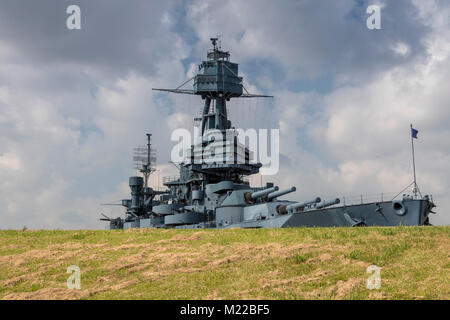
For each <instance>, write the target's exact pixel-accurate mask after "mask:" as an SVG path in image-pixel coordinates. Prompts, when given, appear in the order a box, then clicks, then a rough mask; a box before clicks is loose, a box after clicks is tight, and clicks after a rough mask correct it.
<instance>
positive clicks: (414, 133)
mask: <svg viewBox="0 0 450 320" xmlns="http://www.w3.org/2000/svg"><path fill="white" fill-rule="evenodd" d="M418 133H419V130H416V129H414V128H413V127H411V136H412V137H413V138H414V139H417V134H418Z"/></svg>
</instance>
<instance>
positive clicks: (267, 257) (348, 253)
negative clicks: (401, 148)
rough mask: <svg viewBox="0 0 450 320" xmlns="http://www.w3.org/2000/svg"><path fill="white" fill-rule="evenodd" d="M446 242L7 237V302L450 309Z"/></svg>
mask: <svg viewBox="0 0 450 320" xmlns="http://www.w3.org/2000/svg"><path fill="white" fill-rule="evenodd" d="M449 240H450V227H395V228H318V229H311V228H292V229H257V230H245V229H231V230H202V231H199V230H149V229H145V230H127V231H123V230H114V231H83V230H79V231H61V230H55V231H42V230H38V231H34V230H27V229H25V228H24V230H20V231H13V230H6V231H0V271H1V272H0V284H1V285H0V299H449V298H450V278H449V271H450V270H449V269H450V241H449ZM70 265H77V266H78V267H80V269H81V289H80V290H69V289H68V288H67V286H66V281H67V278H68V277H69V276H70V275H69V274H68V273H66V270H67V267H69V266H70ZM370 265H376V266H378V267H380V268H381V289H379V290H369V289H367V287H366V281H367V279H368V277H369V276H370V274H368V273H367V272H366V269H367V267H368V266H370Z"/></svg>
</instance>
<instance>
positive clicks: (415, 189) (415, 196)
mask: <svg viewBox="0 0 450 320" xmlns="http://www.w3.org/2000/svg"><path fill="white" fill-rule="evenodd" d="M410 126H411V150H412V159H413V172H414V189H413V192H414V198H417V181H416V160H415V158H414V137H413V126H412V124H411V125H410Z"/></svg>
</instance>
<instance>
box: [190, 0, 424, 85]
mask: <svg viewBox="0 0 450 320" xmlns="http://www.w3.org/2000/svg"><path fill="white" fill-rule="evenodd" d="M208 3H209V5H205V4H204V3H203V2H201V3H198V2H192V3H191V6H190V10H188V16H187V22H188V24H189V25H190V26H191V27H192V28H194V29H195V30H196V31H197V33H198V34H199V35H200V36H201V39H202V40H203V47H202V48H200V49H199V50H201V51H204V49H205V47H206V46H208V44H207V42H208V37H209V34H222V35H223V44H224V45H226V47H227V49H228V48H230V47H231V50H232V51H233V53H235V55H236V57H237V59H238V60H239V59H241V63H247V62H246V61H243V60H242V58H244V59H246V60H248V61H255V59H265V60H269V61H271V60H272V61H273V59H276V60H277V61H278V62H279V63H280V64H281V65H282V66H283V67H284V70H283V71H282V72H283V73H284V74H285V75H286V74H287V75H289V76H290V77H294V78H300V79H305V78H306V79H308V78H309V79H312V78H316V77H324V76H325V77H331V78H338V77H343V76H345V77H347V78H348V79H346V80H347V81H354V82H356V83H358V82H359V81H361V80H367V78H368V77H370V76H371V75H373V74H374V73H378V72H380V71H383V70H386V69H388V68H390V67H393V66H396V65H404V64H407V63H409V62H411V61H412V60H413V59H422V58H424V57H425V56H426V48H425V46H424V43H423V40H424V38H425V37H426V36H427V34H429V32H430V30H429V29H428V27H426V26H425V25H424V24H423V23H422V21H420V19H419V17H418V15H417V8H416V7H415V6H414V5H413V3H412V2H411V1H408V0H396V1H379V2H376V1H369V0H366V1H359V0H358V1H357V0H341V1H335V0H330V1H269V0H267V1H265V0H254V1H252V0H249V1H245V2H238V1H227V2H223V1H210V2H208ZM376 3H381V4H383V3H384V6H383V5H382V9H381V26H382V30H369V29H368V28H367V27H366V20H367V18H368V17H369V15H368V14H367V13H366V9H367V7H368V6H369V5H371V4H376ZM213 8H214V10H215V11H216V12H217V14H216V15H215V16H214V18H211V16H210V15H209V14H208V12H209V11H210V10H213ZM399 43H404V44H405V45H406V46H407V47H408V48H409V49H408V50H409V51H408V53H407V54H405V55H401V54H398V53H396V52H395V50H394V48H395V46H396V45H397V44H399ZM230 44H232V46H230ZM264 64H265V65H267V63H264ZM262 70H264V67H262ZM265 71H266V72H267V73H268V76H269V77H275V75H274V71H273V70H270V69H268V70H267V69H266V70H265ZM275 72H279V70H275ZM278 84H279V83H278Z"/></svg>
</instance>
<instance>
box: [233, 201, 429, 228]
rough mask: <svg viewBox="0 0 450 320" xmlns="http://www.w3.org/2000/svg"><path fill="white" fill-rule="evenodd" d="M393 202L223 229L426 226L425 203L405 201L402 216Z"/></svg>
mask: <svg viewBox="0 0 450 320" xmlns="http://www.w3.org/2000/svg"><path fill="white" fill-rule="evenodd" d="M395 203H396V202H392V201H385V202H376V203H365V204H358V205H351V206H343V207H336V208H327V209H322V210H312V211H307V212H300V213H290V214H286V215H281V216H277V217H274V218H272V219H267V220H257V221H255V220H254V221H243V222H240V223H236V224H231V225H228V226H226V227H225V228H290V227H354V226H418V225H424V224H426V221H427V218H428V214H429V211H430V207H429V201H428V200H407V201H404V202H403V204H404V213H403V211H401V212H399V210H402V209H399V210H396V209H395V208H394V206H395ZM400 213H401V214H400Z"/></svg>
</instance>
